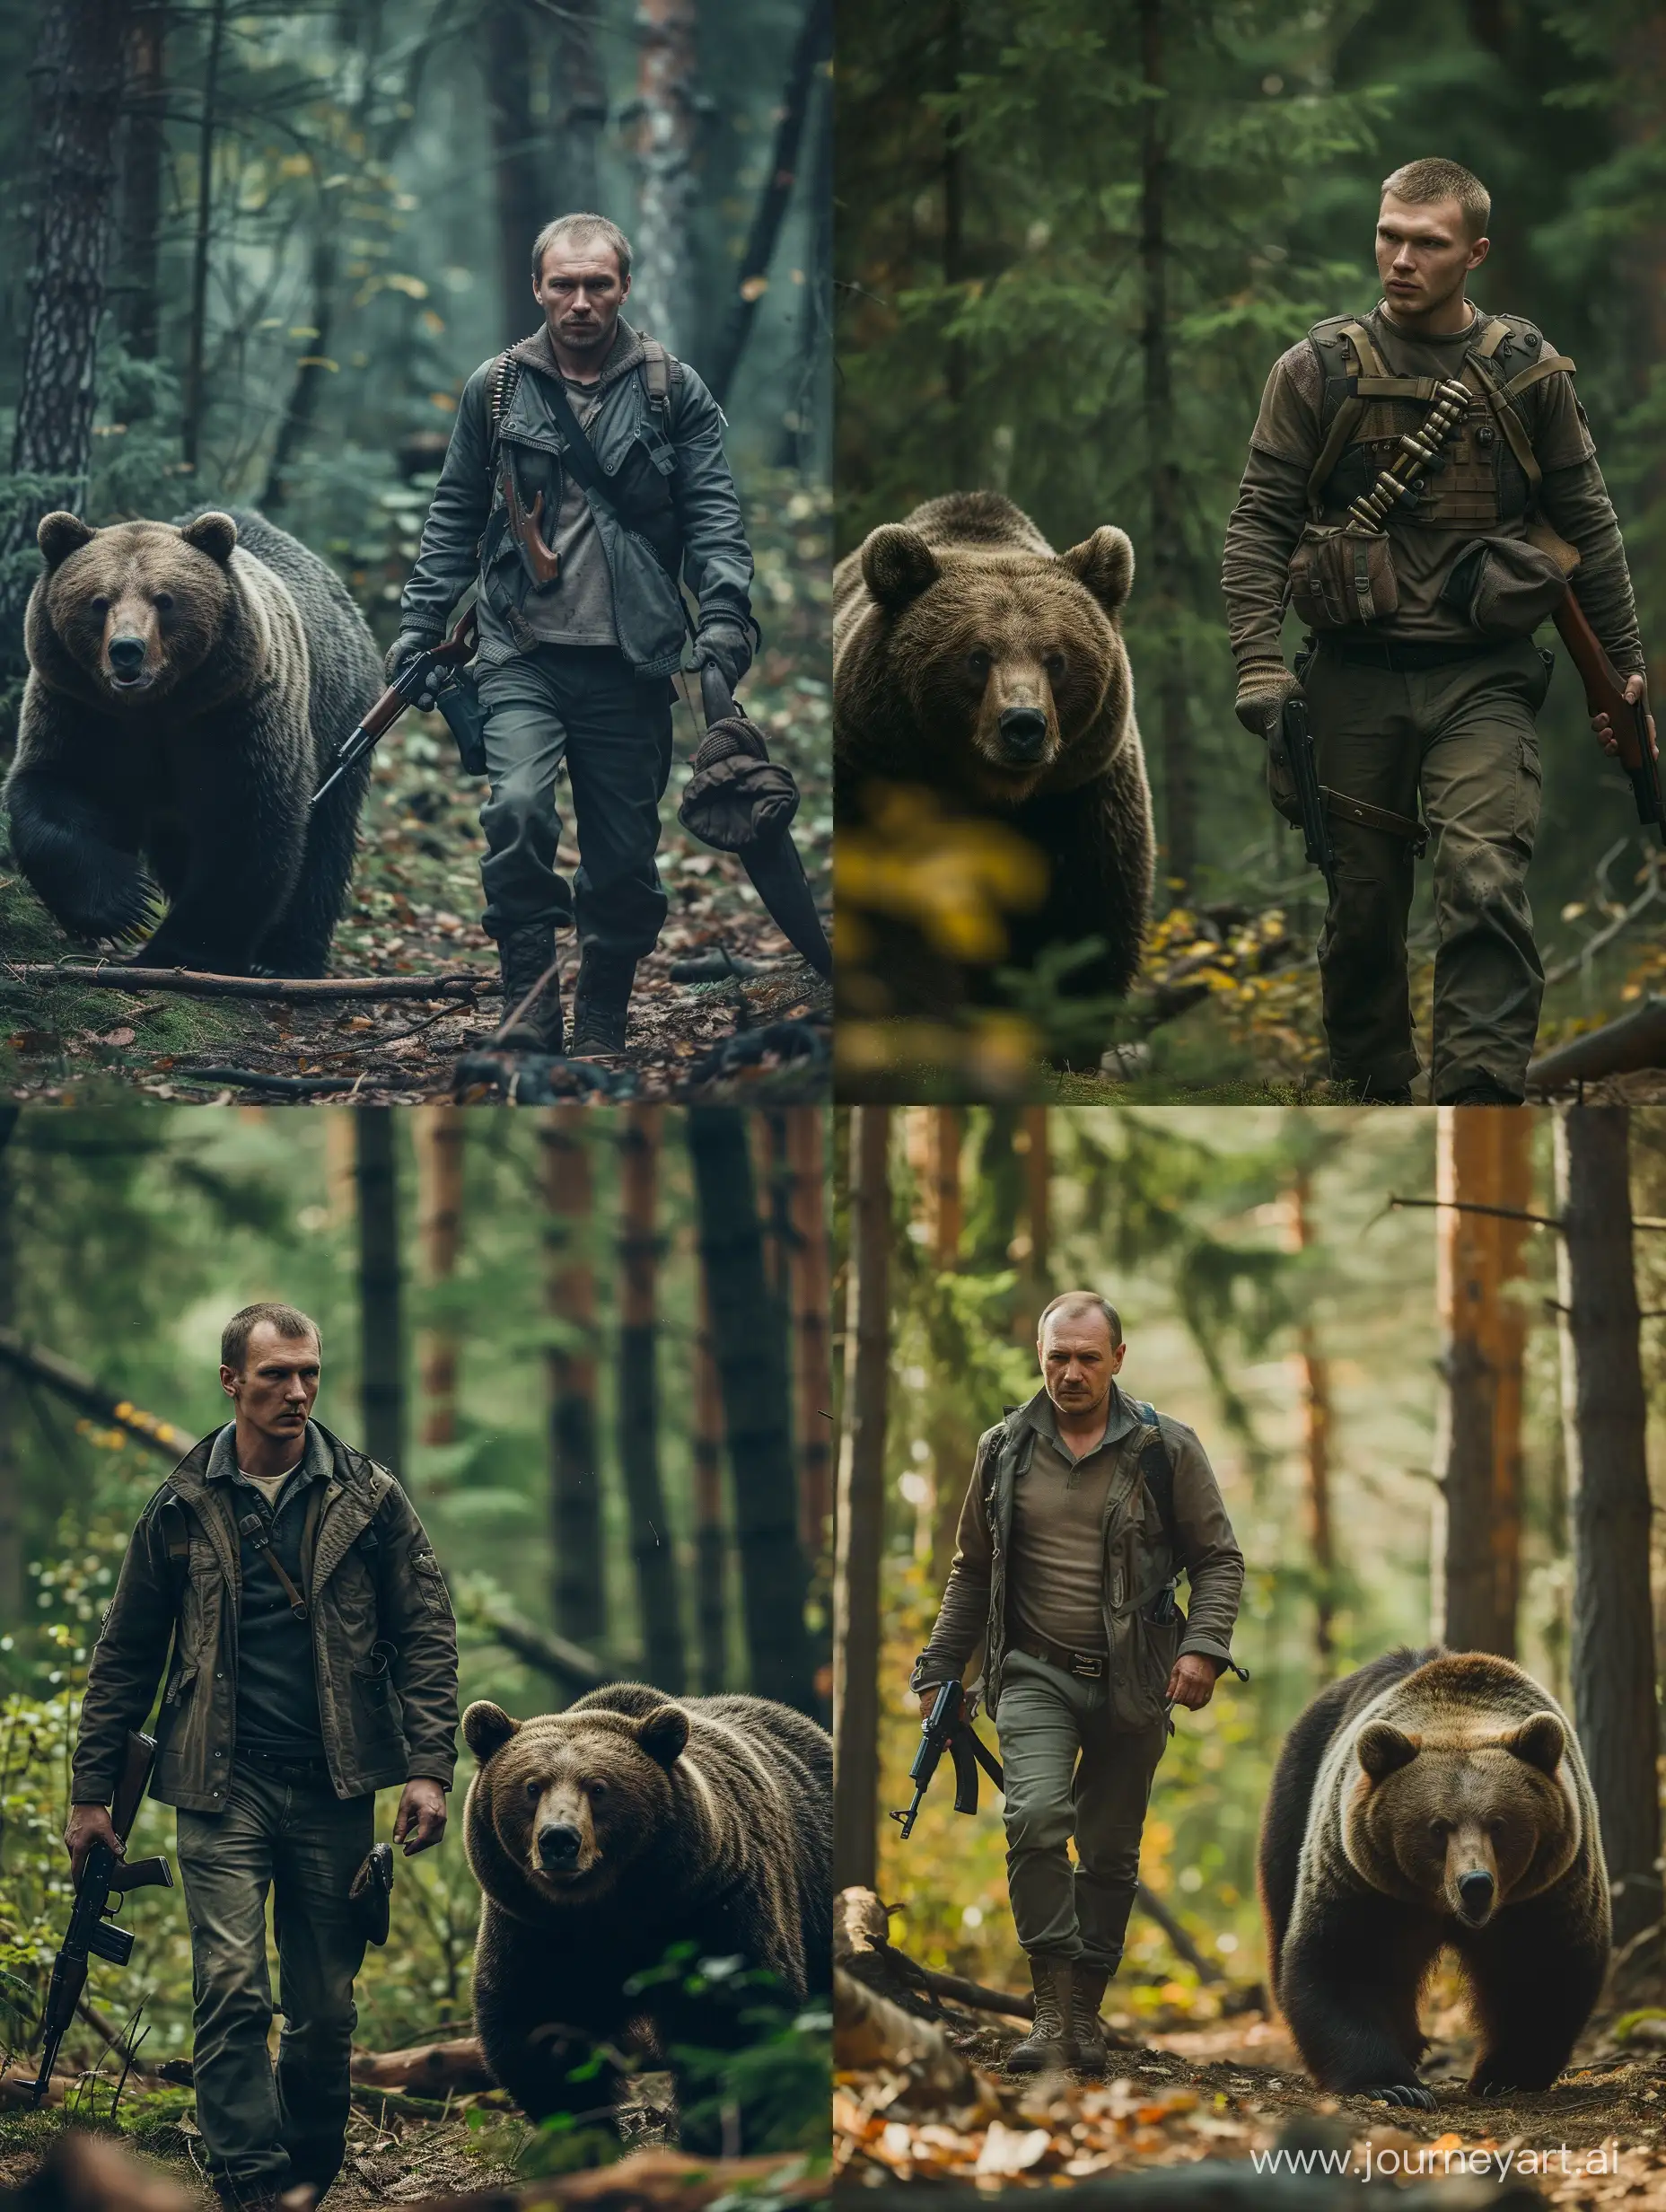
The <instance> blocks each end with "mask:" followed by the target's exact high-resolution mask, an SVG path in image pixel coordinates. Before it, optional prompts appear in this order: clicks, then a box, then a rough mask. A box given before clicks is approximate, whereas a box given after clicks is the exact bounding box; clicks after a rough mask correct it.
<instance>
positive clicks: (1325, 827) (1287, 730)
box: [1279, 698, 1337, 898]
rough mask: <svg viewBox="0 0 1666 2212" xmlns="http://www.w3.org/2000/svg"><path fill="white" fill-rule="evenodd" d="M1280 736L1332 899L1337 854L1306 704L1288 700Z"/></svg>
mask: <svg viewBox="0 0 1666 2212" xmlns="http://www.w3.org/2000/svg"><path fill="white" fill-rule="evenodd" d="M1279 736H1280V740H1281V742H1282V743H1283V745H1284V748H1285V757H1286V759H1288V760H1289V762H1290V773H1291V776H1292V777H1293V779H1294V782H1295V787H1296V797H1297V799H1298V801H1299V802H1300V804H1301V808H1302V841H1303V843H1304V844H1305V846H1306V847H1307V857H1308V858H1309V860H1310V861H1311V862H1312V864H1313V865H1314V866H1315V867H1316V868H1317V869H1318V870H1319V872H1320V874H1321V875H1322V876H1323V877H1324V879H1325V888H1326V890H1327V891H1329V892H1330V893H1331V895H1332V897H1333V898H1334V897H1335V895H1336V889H1337V861H1336V855H1335V854H1334V853H1333V852H1332V851H1331V849H1330V826H1329V824H1328V822H1327V821H1326V820H1325V794H1324V793H1323V791H1322V790H1321V789H1320V782H1319V762H1318V759H1317V758H1316V757H1315V755H1314V751H1313V733H1312V731H1311V729H1310V728H1309V727H1308V720H1307V701H1306V700H1305V699H1304V698H1289V699H1286V700H1285V707H1284V713H1283V715H1282V716H1281V718H1280V722H1279Z"/></svg>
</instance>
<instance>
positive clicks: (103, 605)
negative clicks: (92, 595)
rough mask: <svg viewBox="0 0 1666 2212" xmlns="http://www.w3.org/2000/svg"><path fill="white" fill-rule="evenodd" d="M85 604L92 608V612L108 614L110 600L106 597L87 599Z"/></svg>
mask: <svg viewBox="0 0 1666 2212" xmlns="http://www.w3.org/2000/svg"><path fill="white" fill-rule="evenodd" d="M87 604H88V606H90V607H91V608H92V611H93V613H94V614H108V613H109V612H110V601H109V600H107V599H90V600H89V601H87Z"/></svg>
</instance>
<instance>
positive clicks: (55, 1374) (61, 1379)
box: [0, 1329, 197, 1460]
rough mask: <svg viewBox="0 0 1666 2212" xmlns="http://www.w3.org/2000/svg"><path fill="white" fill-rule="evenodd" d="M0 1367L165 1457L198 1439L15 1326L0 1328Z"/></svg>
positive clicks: (173, 1455) (176, 1456) (172, 1457)
mask: <svg viewBox="0 0 1666 2212" xmlns="http://www.w3.org/2000/svg"><path fill="white" fill-rule="evenodd" d="M0 1366H5V1367H10V1368H11V1369H12V1371H13V1374H21V1375H22V1376H23V1378H24V1379H25V1381H27V1382H39V1383H40V1384H41V1385H42V1386H43V1387H44V1388H45V1389H47V1390H49V1391H56V1393H57V1396H58V1397H60V1398H62V1399H65V1400H67V1401H68V1403H69V1404H71V1405H72V1406H75V1407H76V1408H77V1409H79V1410H80V1411H81V1412H83V1413H84V1414H86V1415H87V1416H88V1418H90V1419H92V1420H94V1421H101V1422H102V1423H103V1424H104V1426H106V1427H107V1428H119V1429H123V1430H125V1431H126V1433H127V1435H129V1436H132V1437H135V1438H136V1439H137V1441H138V1442H139V1443H140V1444H145V1445H146V1446H148V1448H149V1449H150V1450H151V1451H153V1452H156V1453H161V1454H162V1456H163V1457H164V1458H166V1459H169V1460H178V1459H179V1457H180V1454H181V1453H185V1452H189V1450H190V1448H191V1446H192V1445H193V1444H195V1443H196V1442H197V1439H196V1437H195V1436H192V1435H188V1434H187V1433H186V1431H185V1430H184V1429H182V1428H176V1427H175V1426H174V1425H173V1423H172V1422H171V1421H164V1420H163V1419H162V1416H161V1415H160V1414H156V1413H146V1412H145V1411H144V1409H142V1408H141V1407H138V1406H136V1405H134V1404H133V1403H132V1402H131V1401H130V1400H127V1399H126V1398H119V1397H118V1396H117V1394H116V1392H115V1391H111V1390H108V1389H106V1387H105V1386H104V1384H103V1383H101V1382H94V1381H93V1379H92V1376H91V1375H90V1374H83V1373H82V1371H81V1369H80V1368H79V1367H73V1366H71V1365H70V1363H69V1362H68V1360H66V1359H60V1358H59V1357H58V1356H57V1353H56V1352H48V1350H47V1349H46V1347H44V1346H43V1345H39V1344H31V1343H30V1342H28V1340H27V1339H25V1338H23V1337H22V1336H20V1335H19V1334H18V1332H17V1330H15V1329H0Z"/></svg>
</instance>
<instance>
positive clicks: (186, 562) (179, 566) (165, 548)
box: [29, 513, 237, 710]
mask: <svg viewBox="0 0 1666 2212" xmlns="http://www.w3.org/2000/svg"><path fill="white" fill-rule="evenodd" d="M35 535H36V539H37V540H38V542H39V547H40V550H41V552H42V553H43V554H44V555H45V557H46V564H47V567H46V574H45V575H44V576H43V577H42V578H41V580H40V583H39V585H38V586H37V589H36V594H35V600H34V601H33V603H32V605H31V610H30V618H31V619H30V626H29V657H30V661H31V665H32V666H33V667H34V668H35V669H36V670H37V671H39V674H40V675H41V677H42V679H43V680H44V681H46V682H47V683H48V684H52V685H55V686H57V687H58V688H61V689H71V690H74V691H75V692H76V693H77V694H78V695H79V696H81V697H83V698H92V699H94V700H95V701H96V702H97V703H98V704H99V705H100V706H101V707H109V708H114V709H117V710H120V709H124V708H130V707H154V706H156V705H158V704H160V702H161V701H162V699H164V698H169V697H171V696H172V695H174V694H177V693H178V691H179V690H180V687H181V686H182V685H183V684H185V683H187V682H188V681H189V679H190V678H191V677H192V676H194V675H195V674H196V673H197V671H198V670H199V669H200V668H202V667H203V665H204V663H206V662H207V661H208V660H209V658H210V655H220V656H223V655H224V636H225V630H226V626H227V619H228V616H229V615H230V614H231V613H232V610H233V609H234V607H235V604H236V591H235V587H234V585H233V584H232V575H231V569H230V562H231V557H232V547H233V546H235V545H236V543H237V525H236V523H235V522H233V521H232V518H231V516H230V515H229V514H219V513H206V514H199V515H197V517H196V518H195V519H194V520H193V521H191V522H187V523H186V524H185V525H184V527H183V528H182V529H176V528H175V526H174V525H173V524H172V523H171V522H116V523H112V524H111V525H110V528H109V529H107V530H94V529H93V528H92V526H91V525H90V524H89V523H86V522H83V521H82V520H81V519H80V517H79V516H78V515H74V514H63V513H55V514H48V515H46V516H44V517H43V518H42V520H41V522H40V525H39V529H38V530H37V531H36V532H35Z"/></svg>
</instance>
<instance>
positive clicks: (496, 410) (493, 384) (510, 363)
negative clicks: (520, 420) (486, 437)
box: [486, 347, 521, 470]
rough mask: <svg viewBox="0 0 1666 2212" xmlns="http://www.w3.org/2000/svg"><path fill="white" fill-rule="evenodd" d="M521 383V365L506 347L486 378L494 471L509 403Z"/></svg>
mask: <svg viewBox="0 0 1666 2212" xmlns="http://www.w3.org/2000/svg"><path fill="white" fill-rule="evenodd" d="M520 382H521V364H520V363H519V362H518V361H517V360H516V359H515V356H514V352H513V348H512V347H504V350H503V352H502V353H501V354H499V355H498V356H497V358H496V360H495V361H494V362H493V364H492V365H491V367H490V369H489V370H488V371H487V378H486V407H487V419H488V420H489V422H490V424H491V430H492V439H491V449H490V455H489V459H490V465H491V467H492V468H493V469H494V470H495V468H496V466H497V447H498V442H499V436H500V433H501V431H502V428H503V420H504V416H505V415H506V414H507V413H508V412H509V403H510V401H511V400H512V399H513V398H514V396H515V391H516V389H517V388H518V386H519V384H520Z"/></svg>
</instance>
